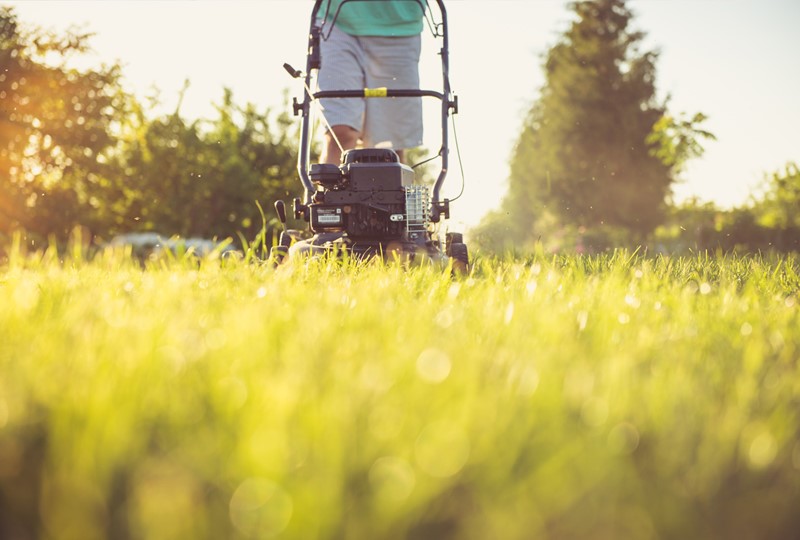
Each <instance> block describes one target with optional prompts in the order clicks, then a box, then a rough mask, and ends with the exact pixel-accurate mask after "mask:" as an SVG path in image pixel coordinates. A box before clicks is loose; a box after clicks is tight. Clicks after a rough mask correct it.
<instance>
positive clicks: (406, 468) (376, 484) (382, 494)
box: [369, 456, 416, 506]
mask: <svg viewBox="0 0 800 540" xmlns="http://www.w3.org/2000/svg"><path fill="white" fill-rule="evenodd" d="M369 483H370V485H371V486H372V488H373V490H374V492H375V497H376V502H378V504H382V505H385V506H393V505H395V504H397V503H400V502H403V501H404V500H406V499H407V498H408V496H409V495H411V492H412V490H413V489H414V484H415V483H416V475H415V474H414V468H413V467H412V466H411V465H409V463H408V462H407V461H406V460H404V459H402V458H399V457H395V456H387V457H382V458H378V459H376V460H375V463H373V464H372V467H370V469H369Z"/></svg>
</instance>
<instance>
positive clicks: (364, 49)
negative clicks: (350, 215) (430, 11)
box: [316, 0, 424, 165]
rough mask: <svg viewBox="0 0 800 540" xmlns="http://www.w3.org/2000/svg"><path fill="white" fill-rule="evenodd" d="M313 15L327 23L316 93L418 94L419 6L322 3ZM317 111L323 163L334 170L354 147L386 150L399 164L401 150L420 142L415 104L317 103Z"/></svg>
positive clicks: (357, 0)
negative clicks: (367, 90)
mask: <svg viewBox="0 0 800 540" xmlns="http://www.w3.org/2000/svg"><path fill="white" fill-rule="evenodd" d="M337 12H338V16H337ZM316 16H317V18H318V19H319V20H320V21H325V27H324V29H323V32H322V39H321V43H320V54H321V59H322V67H321V68H320V70H319V74H318V77H317V84H318V86H319V89H320V90H322V91H325V90H342V89H348V90H350V89H358V88H381V87H385V88H389V89H398V88H399V89H418V88H419V84H420V83H419V59H420V50H421V45H422V39H421V33H422V28H423V17H424V8H423V7H422V5H421V4H420V3H419V2H418V1H417V0H328V1H327V2H324V3H323V4H322V5H321V6H320V8H319V11H318V13H317V14H316ZM334 19H335V20H334ZM331 22H333V24H332V25H331ZM320 105H321V108H322V112H323V114H324V115H325V118H326V120H327V123H328V124H329V125H330V130H327V129H326V131H325V142H324V145H323V149H322V155H321V156H320V162H321V163H333V164H336V165H338V164H339V163H340V161H341V151H342V150H350V149H353V148H355V147H356V146H357V145H358V144H359V142H360V143H361V144H362V145H363V146H365V147H378V148H392V149H394V150H395V151H396V152H397V154H398V156H399V157H400V160H401V161H402V160H403V157H404V156H403V154H404V152H403V150H405V149H408V148H414V147H416V146H420V145H421V144H422V99H421V98H418V97H417V98H389V99H321V100H320ZM331 131H333V135H334V136H335V138H334V136H332V135H331ZM337 140H338V141H339V144H341V149H340V147H339V144H337V142H336V141H337Z"/></svg>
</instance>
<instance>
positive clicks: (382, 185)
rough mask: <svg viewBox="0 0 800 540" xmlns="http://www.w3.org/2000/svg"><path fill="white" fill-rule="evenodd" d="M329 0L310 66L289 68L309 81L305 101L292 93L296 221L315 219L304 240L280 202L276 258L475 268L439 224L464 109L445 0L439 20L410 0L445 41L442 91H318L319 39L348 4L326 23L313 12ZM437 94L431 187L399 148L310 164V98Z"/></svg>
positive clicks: (313, 37)
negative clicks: (452, 124) (452, 77)
mask: <svg viewBox="0 0 800 540" xmlns="http://www.w3.org/2000/svg"><path fill="white" fill-rule="evenodd" d="M324 1H326V0H316V1H315V2H314V7H313V9H312V11H311V14H312V15H311V25H310V31H309V38H308V49H307V50H308V53H307V57H306V70H305V72H301V71H299V70H295V69H294V68H292V67H291V66H290V65H288V64H284V68H285V69H286V70H287V71H288V72H289V74H290V75H292V76H293V77H295V78H303V79H304V87H305V92H304V97H303V99H302V101H298V99H297V98H294V101H293V111H294V114H295V116H300V117H301V129H300V148H299V152H298V160H297V170H298V172H299V175H300V180H301V182H302V184H303V188H304V195H303V197H302V198H300V197H298V198H295V199H294V202H293V208H292V210H293V211H294V217H295V219H302V220H303V221H305V222H307V223H308V224H309V226H308V228H309V233H308V234H307V235H306V236H308V235H310V238H306V239H303V240H301V239H299V238H298V236H299V235H298V232H297V231H289V230H287V228H286V206H285V204H284V202H283V201H280V200H279V201H276V202H275V209H276V211H277V213H278V219H279V220H280V222H281V223H282V225H283V232H282V233H281V235H280V238H279V241H278V245H276V246H275V247H273V248H272V250H271V252H270V258H271V259H272V260H273V261H274V262H275V264H280V263H281V262H283V261H284V260H285V259H287V258H294V257H298V256H315V255H330V254H339V255H341V254H345V253H346V254H348V255H349V256H354V257H358V258H365V257H376V256H377V257H384V258H387V257H396V256H400V257H401V258H403V259H404V260H409V261H412V262H414V261H422V260H430V261H434V262H440V263H442V264H443V265H445V266H446V265H447V264H448V262H450V261H452V265H451V266H452V268H453V269H454V270H455V271H457V272H463V271H466V270H467V269H468V267H469V255H468V251H467V246H466V245H465V244H464V241H463V237H462V235H461V234H460V233H455V232H448V233H447V234H445V235H444V238H442V237H441V236H440V234H439V232H438V231H439V229H440V224H441V223H440V222H441V221H442V220H443V219H449V217H450V201H449V200H448V199H442V198H441V191H442V186H443V184H444V181H445V177H446V175H447V170H448V151H449V149H448V125H447V120H448V117H449V116H450V114H456V113H457V112H458V98H457V97H456V96H454V95H452V93H451V90H450V81H449V75H448V72H449V57H448V33H447V12H446V10H445V7H444V2H443V0H436V3H437V4H438V7H439V11H440V14H441V19H440V21H439V22H435V21H433V20H431V18H430V17H431V14H430V9H429V8H428V10H426V5H427V4H428V2H427V0H408V1H412V2H416V3H418V4H419V6H420V8H421V9H422V10H423V12H425V14H426V20H427V22H428V25H429V27H430V29H431V31H432V33H433V35H434V37H435V38H437V39H441V49H440V51H439V54H440V56H441V61H442V75H443V89H442V91H441V92H438V91H434V90H421V89H408V88H405V89H404V88H400V89H393V88H391V89H387V88H358V89H341V90H326V91H317V92H314V91H313V90H312V89H311V85H312V80H313V79H314V75H315V72H316V71H317V70H319V68H320V65H321V57H320V40H322V39H325V37H326V32H328V31H329V28H330V26H329V25H333V24H334V23H335V21H336V18H337V17H338V15H339V11H340V10H341V8H342V7H344V5H345V4H347V3H349V2H357V1H363V0H344V2H342V4H341V5H340V6H339V10H337V11H336V13H333V14H330V17H331V19H330V20H323V21H322V22H321V24H320V22H319V21H318V20H317V19H316V17H315V14H316V13H317V12H318V9H319V7H320V6H321V5H322V4H323V2H324ZM420 97H432V98H436V99H438V100H440V101H441V129H442V134H441V135H442V146H441V149H440V150H439V153H438V155H437V156H435V158H438V159H439V160H440V163H441V169H440V171H439V174H438V177H437V178H436V181H435V183H434V184H433V186H432V188H431V187H430V186H427V185H423V184H422V183H420V182H418V181H416V179H415V172H414V169H413V168H412V167H409V166H408V165H405V164H403V163H401V162H400V160H399V158H398V155H397V153H396V152H395V151H394V150H392V149H388V148H360V149H353V150H347V151H345V152H344V153H343V155H342V160H341V161H342V162H341V164H339V165H335V164H326V163H314V164H310V153H311V131H312V125H311V124H312V121H311V117H310V113H311V106H312V103H313V102H314V101H316V100H318V99H321V98H336V99H365V98H366V99H405V98H420Z"/></svg>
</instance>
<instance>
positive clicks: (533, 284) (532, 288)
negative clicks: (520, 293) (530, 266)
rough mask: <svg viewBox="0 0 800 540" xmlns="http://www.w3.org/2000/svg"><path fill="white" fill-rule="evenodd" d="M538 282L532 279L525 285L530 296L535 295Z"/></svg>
mask: <svg viewBox="0 0 800 540" xmlns="http://www.w3.org/2000/svg"><path fill="white" fill-rule="evenodd" d="M536 287H537V283H536V280H533V279H532V280H531V281H529V282H528V284H527V285H525V291H526V292H527V293H528V296H533V293H535V292H536Z"/></svg>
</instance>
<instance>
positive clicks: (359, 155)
mask: <svg viewBox="0 0 800 540" xmlns="http://www.w3.org/2000/svg"><path fill="white" fill-rule="evenodd" d="M309 176H310V178H311V181H312V182H313V183H314V185H315V186H316V187H317V191H316V192H315V193H314V195H313V198H312V202H311V204H309V205H308V206H307V207H306V209H307V210H306V212H307V214H306V215H307V219H308V220H309V222H310V225H311V230H312V231H313V232H315V233H317V234H319V233H333V232H339V233H345V234H346V235H347V237H349V238H350V239H352V240H354V241H359V240H362V241H378V242H389V241H398V240H401V241H411V242H423V241H424V240H425V238H426V234H427V228H428V224H429V221H430V216H429V215H428V214H429V206H430V197H429V195H428V189H427V187H424V186H414V185H413V180H414V171H413V170H412V169H411V167H409V166H407V165H404V164H402V163H400V160H399V159H398V156H397V154H396V153H395V152H394V150H390V149H385V148H366V149H356V150H348V151H347V152H345V154H344V156H343V158H342V164H341V165H333V164H327V163H316V164H312V165H311V169H310V171H309Z"/></svg>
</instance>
